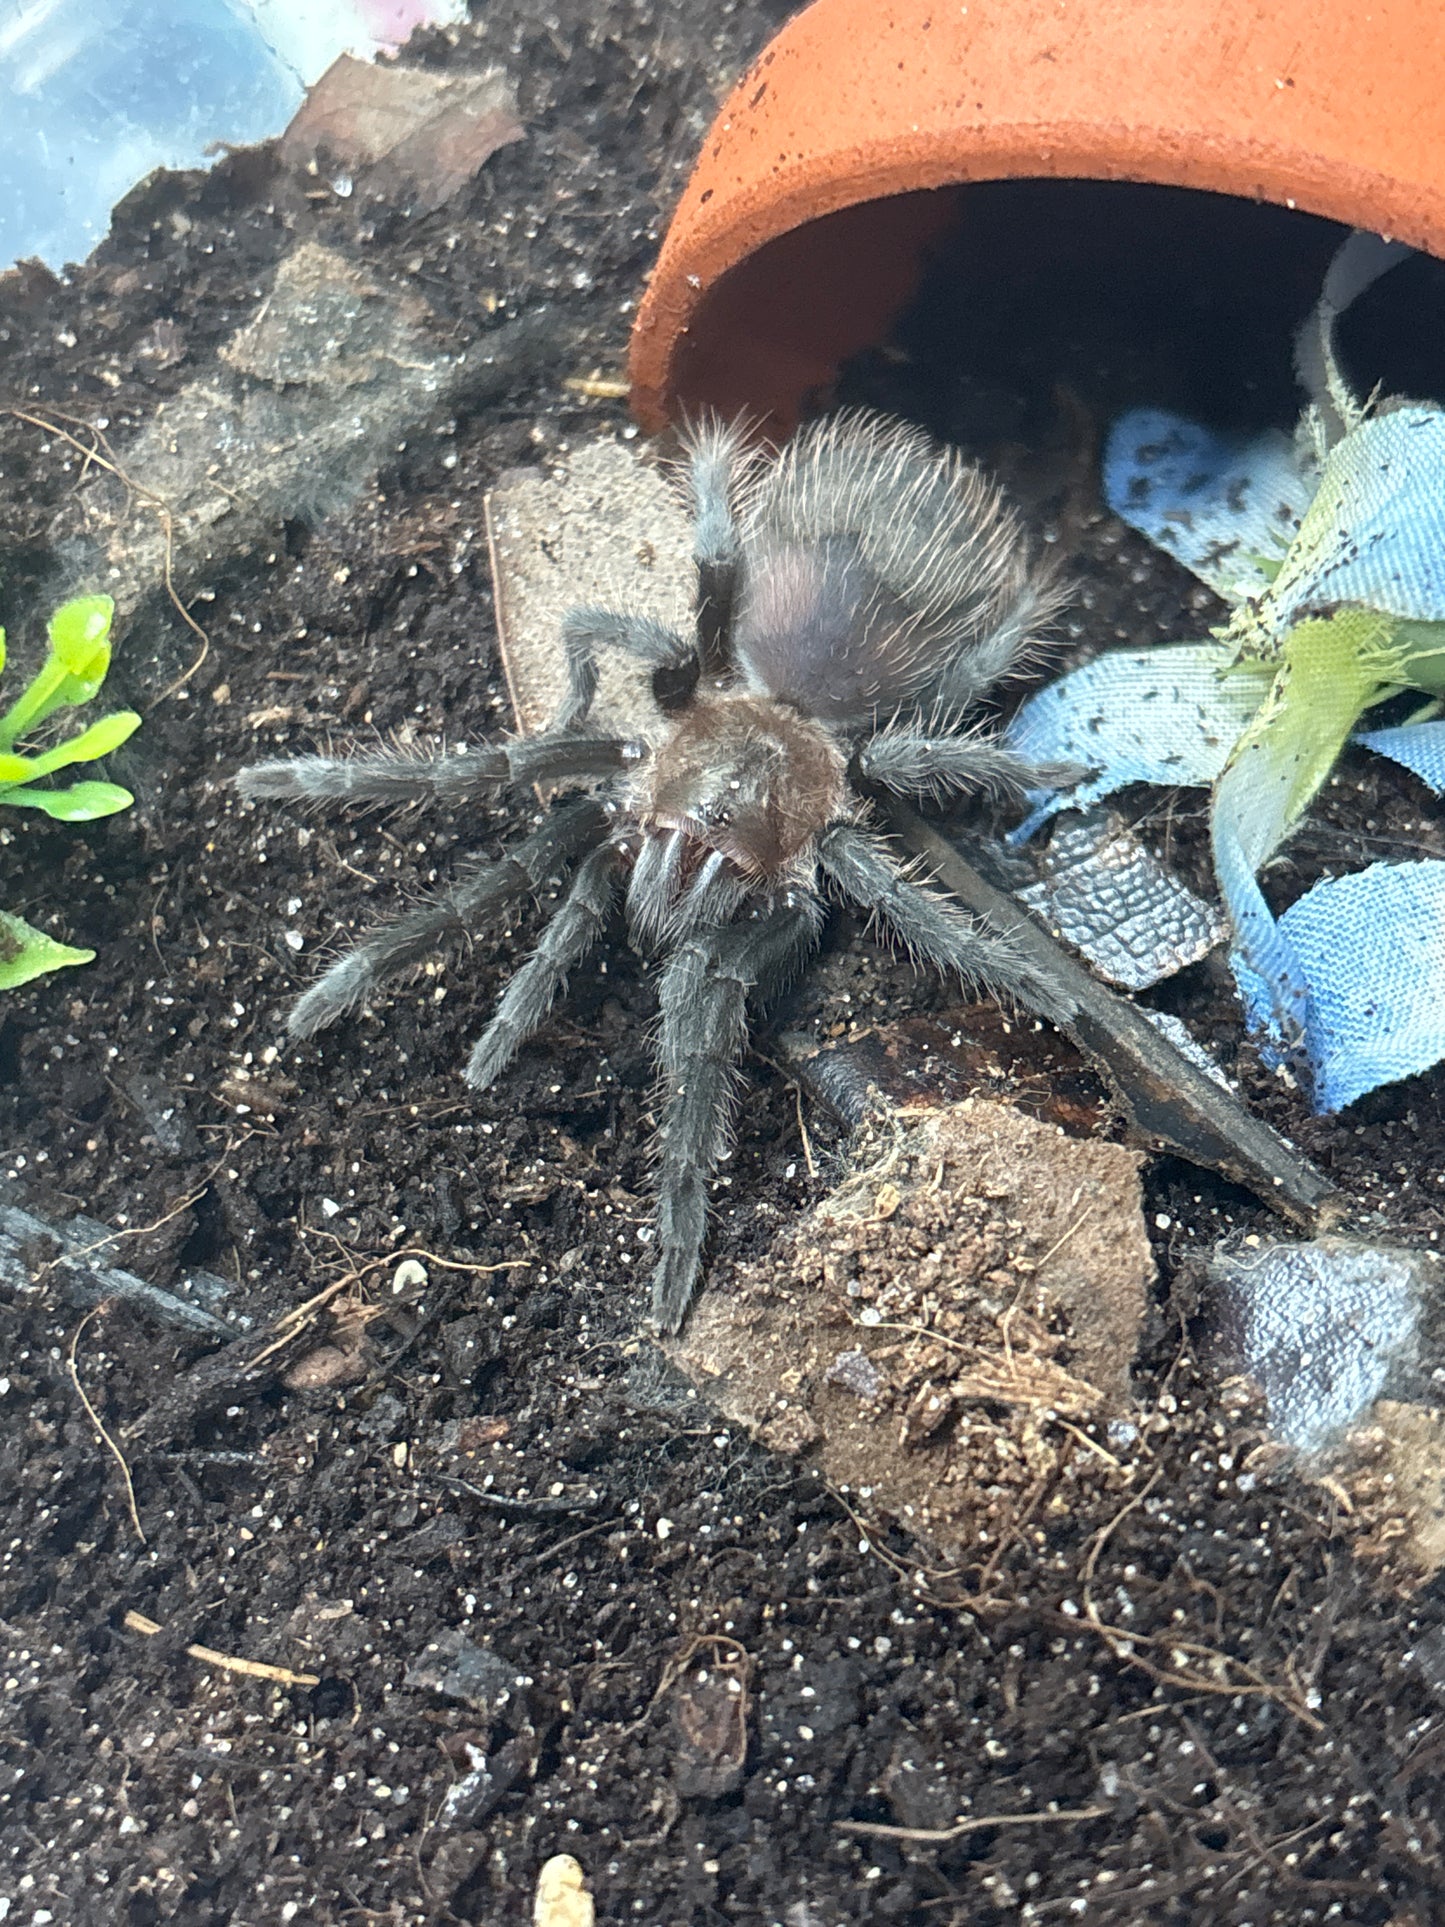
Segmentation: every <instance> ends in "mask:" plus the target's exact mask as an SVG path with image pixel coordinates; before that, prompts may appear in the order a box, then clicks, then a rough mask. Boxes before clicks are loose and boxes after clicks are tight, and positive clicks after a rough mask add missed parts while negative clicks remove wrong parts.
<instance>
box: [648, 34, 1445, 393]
mask: <svg viewBox="0 0 1445 1927" xmlns="http://www.w3.org/2000/svg"><path fill="white" fill-rule="evenodd" d="M1437 6H1438V0H1375V3H1374V5H1373V6H1372V8H1371V9H1370V10H1369V11H1368V12H1366V13H1363V14H1359V13H1356V12H1354V11H1353V10H1348V11H1347V10H1334V11H1332V10H1331V9H1329V8H1328V7H1325V8H1321V7H1320V6H1319V3H1318V0H1215V5H1214V7H1213V8H1212V9H1209V10H1206V9H1201V8H1200V7H1199V4H1198V0H969V4H966V5H955V4H954V0H814V4H812V5H811V6H808V7H806V8H805V9H804V10H803V11H802V12H801V13H799V14H797V15H795V16H794V17H793V18H792V19H791V20H790V21H788V22H787V23H786V24H785V25H784V26H783V27H782V29H781V30H780V31H779V33H778V34H777V35H776V36H775V38H774V39H773V41H772V42H771V43H770V44H769V46H768V47H767V48H765V49H764V51H763V53H762V54H761V55H760V56H759V58H758V60H757V61H755V62H754V64H753V66H752V67H751V68H750V69H749V71H748V72H747V74H746V75H744V76H743V78H742V80H741V81H740V82H739V84H738V86H737V87H736V88H735V89H734V90H733V93H732V95H731V96H730V98H729V99H728V101H727V102H726V103H725V105H724V106H723V108H722V111H721V112H720V114H719V115H718V118H717V120H716V122H715V124H714V126H713V128H712V130H711V132H710V133H709V135H708V137H707V139H706V140H705V142H704V144H703V149H702V152H701V154H700V156H699V159H698V163H697V166H696V169H695V171H694V174H693V177H692V179H691V181H690V182H689V184H688V187H687V189H686V191H685V193H684V194H683V196H682V199H681V202H680V204H679V206H678V210H677V213H676V215H675V217H674V220H673V223H672V227H671V229H670V231H669V233H668V236H667V239H666V241H665V243H664V245H663V248H662V252H661V255H660V257H659V260H658V263H657V267H656V269H655V271H654V274H653V277H652V280H651V282H650V284H649V286H648V289H647V292H646V294H645V296H644V298H643V300H642V302H641V304H640V307H639V311H638V315H637V321H636V326H635V329H634V333H633V343H632V355H631V365H632V376H633V383H634V408H635V409H636V412H637V413H638V415H639V417H640V418H641V420H642V421H643V423H644V424H645V425H646V426H647V427H649V428H655V427H657V426H659V425H660V424H661V423H662V422H663V421H664V420H665V419H667V418H668V417H669V416H670V415H671V414H672V413H674V412H675V410H676V408H677V406H678V405H679V382H683V383H684V385H685V384H686V383H687V382H692V383H693V384H694V385H696V380H697V370H698V369H699V368H700V367H701V366H703V365H706V364H707V362H708V358H709V355H710V354H711V352H712V350H713V348H714V347H715V346H716V343H715V342H714V341H712V339H711V338H710V337H708V336H707V335H706V332H705V330H706V329H707V328H713V327H714V326H716V325H721V324H720V323H718V319H717V317H718V314H719V312H720V311H719V310H717V309H716V308H714V307H711V306H710V305H705V304H708V303H709V297H710V296H711V295H712V293H713V291H714V290H715V289H717V287H718V284H719V282H720V281H722V280H723V278H724V277H726V276H728V275H730V274H731V272H732V271H733V270H735V269H737V268H739V267H740V266H741V265H742V264H743V263H744V262H748V261H752V260H753V259H754V258H755V257H757V256H759V255H760V254H761V253H762V251H763V250H764V249H766V248H768V247H769V246H770V244H774V243H778V242H780V241H781V240H782V238H783V237H784V236H787V235H790V234H797V233H798V232H799V231H800V230H801V229H804V228H806V227H808V226H810V225H811V224H812V223H814V222H817V221H820V220H822V219H824V218H825V217H828V216H830V215H832V216H838V215H842V214H843V212H844V210H847V209H860V208H862V207H864V206H866V205H868V204H881V203H885V202H886V201H888V200H890V199H892V198H894V197H896V196H899V195H904V194H918V193H919V192H920V191H923V192H927V191H929V190H937V189H950V188H953V189H958V188H962V189H966V188H967V187H969V186H971V185H975V184H978V183H981V182H985V181H989V182H995V181H1002V180H1034V181H1038V180H1064V179H1074V180H1086V181H1099V182H1109V181H1117V182H1133V183H1136V184H1144V185H1152V186H1159V187H1177V188H1184V189H1189V190H1196V191H1202V192H1206V193H1214V194H1220V195H1230V196H1233V197H1236V198H1240V199H1245V200H1253V201H1264V202H1269V203H1272V204H1274V205H1276V206H1281V207H1286V208H1295V209H1298V210H1299V211H1300V212H1301V213H1302V214H1307V215H1315V216H1322V217H1324V218H1326V219H1330V220H1335V221H1339V222H1341V223H1343V224H1345V225H1348V226H1352V227H1353V226H1359V227H1368V228H1373V229H1375V230H1377V231H1388V232H1389V233H1391V234H1392V235H1394V236H1395V237H1396V238H1399V239H1402V240H1405V241H1408V242H1410V243H1412V244H1413V245H1415V246H1417V247H1422V248H1425V249H1427V250H1429V251H1431V252H1433V253H1435V254H1438V255H1441V256H1445V114H1442V111H1441V108H1440V104H1439V103H1440V102H1441V101H1442V100H1445V32H1442V31H1441V28H1440V21H1439V18H1438V15H1437V12H1436V8H1437ZM852 231H855V232H856V231H857V230H852ZM873 231H874V232H875V233H876V232H877V230H876V226H875V228H874V230H873ZM905 265H906V264H905V263H904V261H903V259H902V256H901V254H897V253H895V255H894V257H893V259H892V260H891V261H890V262H889V264H888V267H887V269H886V272H888V273H890V274H891V275H892V277H893V281H894V283H895V284H897V285H898V287H899V288H900V289H901V290H902V291H903V292H905V294H906V289H904V288H903V284H904V283H905V282H906V280H907V275H906V272H905ZM849 271H851V270H850V269H848V268H846V267H845V273H844V276H843V278H842V280H841V281H836V280H835V282H834V284H833V288H834V294H835V297H836V295H837V292H838V290H839V289H840V288H841V289H842V291H843V294H842V298H843V299H845V300H846V299H847V286H848V282H847V272H849ZM769 272H771V270H769ZM856 278H857V279H858V280H859V282H860V285H861V283H862V277H861V276H858V277H856ZM760 286H762V282H761V281H759V280H757V279H755V280H754V281H753V282H751V283H750V284H749V289H750V292H749V293H748V294H747V296H746V297H743V298H744V299H746V300H752V299H753V298H754V294H755V292H756V290H757V288H759V287H760ZM791 298H792V299H793V300H794V302H795V304H796V303H797V301H798V295H797V292H796V287H795V289H794V293H793V295H792V297H791ZM728 302H729V304H730V305H728V304H725V312H726V314H727V319H728V325H736V324H737V323H738V322H739V321H740V320H741V321H742V322H743V324H744V325H747V322H748V311H747V310H746V309H745V308H741V309H740V308H739V307H738V305H737V297H736V296H735V295H730V296H729V298H728ZM867 305H869V307H870V311H871V312H872V314H873V316H874V318H876V314H877V311H878V309H879V307H880V301H879V299H878V298H877V291H876V289H875V290H872V291H868V302H867ZM895 311H896V310H895ZM704 317H706V319H705V321H704ZM794 320H795V322H796V320H797V315H796V313H795V316H794ZM695 322H696V323H698V324H699V325H698V330H697V338H696V339H695V340H693V341H692V342H691V343H690V344H687V345H686V346H684V344H685V343H686V338H687V337H688V334H689V330H691V329H692V328H693V325H694V323H695ZM832 332H833V335H834V336H835V337H836V336H838V335H839V334H840V333H841V332H844V331H841V330H839V329H837V328H835V329H834V330H833V331H832ZM832 345H834V346H836V341H834V343H833V344H832ZM805 351H806V344H805V343H802V342H801V341H800V340H799V339H798V331H797V329H796V327H795V328H794V331H793V335H792V337H791V338H790V346H789V351H788V352H789V354H790V355H792V356H793V359H794V361H795V362H798V363H799V364H801V361H802V360H805V359H806V352H805ZM829 352H830V350H829V349H828V348H826V347H820V350H819V356H818V359H819V361H820V362H826V360H827V358H828V353H829ZM680 355H681V356H682V364H680V362H679V356H680ZM699 355H701V357H702V360H701V362H699V360H698V356H699ZM683 364H685V370H690V371H691V372H680V367H682V366H683ZM740 366H742V364H738V363H737V362H736V357H735V371H736V369H737V368H738V367H740ZM744 373H745V371H744ZM779 378H780V379H784V380H785V381H787V380H791V379H792V377H791V376H787V377H781V376H780V377H779ZM781 398H782V399H783V401H784V402H785V403H786V401H787V396H786V394H783V395H782V397H781ZM682 399H683V400H684V401H685V400H686V399H687V397H686V396H684V397H682ZM692 399H693V400H694V401H696V400H699V399H700V400H703V401H704V402H705V400H706V395H705V393H702V394H700V395H697V396H694V397H692ZM784 412H786V408H785V410H784Z"/></svg>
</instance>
